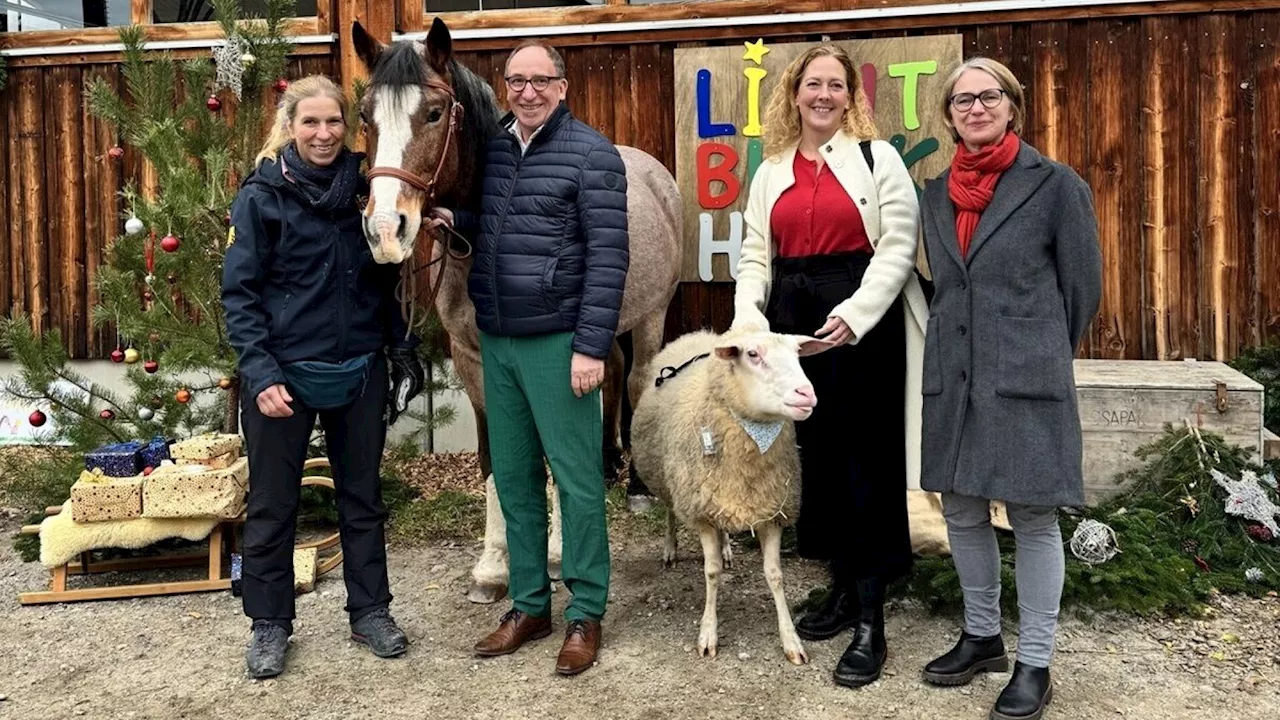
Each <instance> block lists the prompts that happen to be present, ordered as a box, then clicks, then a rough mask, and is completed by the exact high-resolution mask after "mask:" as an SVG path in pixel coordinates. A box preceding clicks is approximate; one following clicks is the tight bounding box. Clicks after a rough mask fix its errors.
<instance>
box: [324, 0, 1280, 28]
mask: <svg viewBox="0 0 1280 720" xmlns="http://www.w3.org/2000/svg"><path fill="white" fill-rule="evenodd" d="M341 1H342V0H339V2H341ZM955 4H961V5H962V4H964V3H949V2H945V1H944V0H792V1H790V2H779V1H778V0H720V1H719V2H682V3H653V4H647V5H624V4H620V3H608V4H606V5H591V6H582V7H557V8H533V9H521V10H471V11H465V12H447V13H439V14H438V15H437V17H439V18H440V19H441V20H444V21H445V23H447V24H448V25H449V28H450V29H451V30H478V29H483V28H519V27H546V26H553V25H556V26H558V25H595V24H608V23H616V22H655V21H667V20H688V19H705V18H736V17H744V16H749V15H793V14H798V13H814V12H837V11H841V10H877V11H892V10H894V9H903V10H915V11H917V12H918V9H919V8H927V7H929V6H947V5H955ZM1027 5H1029V6H1030V7H1028V8H1026V9H1023V10H1017V11H1009V12H1010V13H1012V14H1016V15H1018V16H1024V17H1026V19H1027V20H1067V19H1089V18H1099V17H1117V16H1145V15H1150V14H1163V13H1169V12H1194V13H1203V12H1238V11H1241V10H1257V9H1265V8H1274V7H1275V3H1274V0H1216V1H1206V0H1147V1H1146V2H1130V3H1123V4H1118V5H1096V6H1095V5H1090V4H1084V5H1079V6H1071V7H1063V8H1043V9H1041V8H1036V7H1035V3H1027ZM974 14H975V15H981V16H983V17H984V18H986V19H985V20H983V22H1010V20H1009V19H1007V18H1005V17H1001V18H998V19H993V18H992V17H991V16H993V15H1001V16H1003V15H1006V14H1007V13H1006V12H1004V11H982V12H978V13H974ZM955 15H956V14H955V13H951V14H946V13H941V12H939V13H935V14H930V15H914V16H912V17H911V18H908V19H913V20H919V19H921V18H925V17H928V18H932V19H935V20H936V19H938V18H943V19H944V22H946V21H945V18H947V17H954V16H955ZM860 22H861V20H860ZM761 27H764V26H761ZM745 30H747V31H748V34H750V31H751V30H752V28H745Z"/></svg>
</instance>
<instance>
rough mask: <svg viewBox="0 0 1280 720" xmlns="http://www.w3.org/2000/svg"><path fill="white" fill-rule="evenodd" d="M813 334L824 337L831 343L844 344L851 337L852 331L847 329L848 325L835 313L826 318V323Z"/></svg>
mask: <svg viewBox="0 0 1280 720" xmlns="http://www.w3.org/2000/svg"><path fill="white" fill-rule="evenodd" d="M813 335H814V337H819V338H824V339H826V340H828V341H829V342H831V343H832V344H833V345H844V344H845V343H847V342H849V341H850V340H852V339H853V331H852V330H850V329H849V325H848V324H847V323H845V321H844V320H841V319H840V318H838V317H836V316H835V315H832V316H831V317H829V318H827V324H826V325H823V326H822V327H820V328H818V331H817V332H816V333H814V334H813Z"/></svg>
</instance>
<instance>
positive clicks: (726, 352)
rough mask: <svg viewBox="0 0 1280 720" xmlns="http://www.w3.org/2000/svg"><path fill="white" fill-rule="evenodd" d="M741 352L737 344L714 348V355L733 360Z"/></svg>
mask: <svg viewBox="0 0 1280 720" xmlns="http://www.w3.org/2000/svg"><path fill="white" fill-rule="evenodd" d="M741 354H742V348H740V347H738V346H737V345H724V346H722V347H718V348H716V357H718V358H720V359H721V360H733V359H735V358H737V357H738V356H739V355H741Z"/></svg>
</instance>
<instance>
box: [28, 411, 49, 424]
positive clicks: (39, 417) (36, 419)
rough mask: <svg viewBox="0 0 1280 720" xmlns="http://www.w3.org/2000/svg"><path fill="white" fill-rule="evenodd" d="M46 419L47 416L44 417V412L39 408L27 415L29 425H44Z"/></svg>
mask: <svg viewBox="0 0 1280 720" xmlns="http://www.w3.org/2000/svg"><path fill="white" fill-rule="evenodd" d="M48 420H49V418H47V417H45V415H44V413H42V412H40V411H39V410H36V411H35V412H33V413H31V414H30V415H28V416H27V422H29V423H31V427H40V426H41V425H44V424H45V422H46V421H48Z"/></svg>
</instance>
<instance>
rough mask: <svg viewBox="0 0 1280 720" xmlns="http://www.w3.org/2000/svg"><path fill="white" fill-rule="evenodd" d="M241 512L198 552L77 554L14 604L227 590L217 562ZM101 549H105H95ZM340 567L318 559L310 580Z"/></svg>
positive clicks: (29, 531) (316, 462)
mask: <svg viewBox="0 0 1280 720" xmlns="http://www.w3.org/2000/svg"><path fill="white" fill-rule="evenodd" d="M328 467H329V460H328V459H327V458H312V459H310V460H307V461H306V463H305V464H304V465H303V470H304V471H306V470H313V469H318V468H328ZM302 486H303V487H323V488H328V489H330V490H333V489H334V485H333V479H332V478H329V477H324V476H321V475H307V476H303V478H302ZM61 511H62V508H61V507H51V508H47V509H46V510H45V514H46V515H56V514H58V513H60V512H61ZM244 519H245V516H244V513H241V514H240V517H238V518H235V519H233V520H224V521H222V522H221V523H218V524H217V525H215V526H214V528H213V530H212V531H211V532H210V533H209V538H208V543H207V547H206V549H205V551H204V552H198V553H187V554H183V555H162V556H156V557H140V558H124V559H117V560H98V561H94V559H93V552H92V551H89V552H85V553H81V555H80V559H79V560H78V561H77V562H70V563H67V564H65V565H60V566H58V567H56V568H53V570H52V571H51V573H50V580H49V589H48V590H41V591H36V592H27V593H22V594H20V595H19V596H18V601H19V602H20V603H21V604H23V605H42V604H47V603H62V602H80V601H84V600H120V599H125V598H136V597H150V596H155V595H182V594H186V593H199V592H216V591H219V590H229V589H230V588H231V578H230V577H229V576H227V575H225V574H224V573H223V567H222V566H223V559H224V557H226V556H229V555H230V554H231V553H233V552H235V528H236V525H238V524H240V523H243V522H244ZM22 533H23V534H24V535H38V534H39V533H40V526H39V525H26V526H24V527H23V528H22ZM339 543H340V538H339V535H338V533H333V534H332V535H329V536H327V537H324V538H321V539H319V540H313V541H310V542H306V543H300V544H298V545H297V546H296V547H297V548H298V549H306V548H315V549H316V550H317V551H318V552H321V553H323V552H324V551H325V550H329V549H330V548H333V547H336V546H338V545H339ZM100 549H106V548H100ZM341 562H342V551H341V550H339V551H338V552H337V553H335V554H333V555H330V556H328V557H324V558H322V559H321V560H320V561H319V563H318V564H317V566H316V577H320V576H321V575H324V574H325V573H327V572H329V571H330V570H333V569H334V568H335V567H337V566H338V565H339V564H341ZM200 566H204V567H207V568H208V573H207V576H206V577H204V578H200V579H198V580H174V581H170V582H159V583H144V584H131V585H103V586H97V587H88V588H75V589H71V590H68V589H67V576H68V575H89V574H97V573H108V572H125V571H138V570H160V569H170V568H181V567H200Z"/></svg>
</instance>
